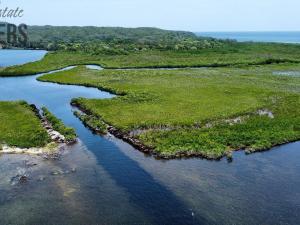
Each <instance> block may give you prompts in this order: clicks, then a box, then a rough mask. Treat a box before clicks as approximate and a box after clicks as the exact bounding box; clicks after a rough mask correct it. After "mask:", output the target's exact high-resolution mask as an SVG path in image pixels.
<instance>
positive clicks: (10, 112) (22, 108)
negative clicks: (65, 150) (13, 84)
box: [0, 101, 51, 148]
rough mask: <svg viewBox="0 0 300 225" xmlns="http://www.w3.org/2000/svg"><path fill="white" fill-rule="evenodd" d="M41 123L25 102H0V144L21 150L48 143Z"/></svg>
mask: <svg viewBox="0 0 300 225" xmlns="http://www.w3.org/2000/svg"><path fill="white" fill-rule="evenodd" d="M50 140H51V139H50V137H49V136H48V134H47V132H46V130H45V129H44V128H43V126H42V124H41V121H40V120H39V118H38V117H37V116H36V115H35V112H34V111H33V109H32V107H31V106H29V105H28V104H27V103H26V102H23V101H21V102H0V143H1V144H7V145H9V146H17V147H21V148H31V147H43V146H45V145H46V144H48V143H49V142H50Z"/></svg>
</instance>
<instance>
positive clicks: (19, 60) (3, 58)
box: [0, 49, 47, 67]
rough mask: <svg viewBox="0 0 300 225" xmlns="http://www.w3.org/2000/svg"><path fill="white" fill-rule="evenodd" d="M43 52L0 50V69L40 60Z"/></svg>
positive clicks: (43, 54)
mask: <svg viewBox="0 0 300 225" xmlns="http://www.w3.org/2000/svg"><path fill="white" fill-rule="evenodd" d="M46 53H47V51H44V50H5V49H4V50H0V67H7V66H14V65H20V64H25V63H29V62H34V61H37V60H40V59H41V58H43V57H44V56H45V55H46Z"/></svg>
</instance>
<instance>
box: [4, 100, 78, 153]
mask: <svg viewBox="0 0 300 225" xmlns="http://www.w3.org/2000/svg"><path fill="white" fill-rule="evenodd" d="M29 106H30V108H31V109H32V111H33V112H34V113H35V115H36V117H38V118H39V119H40V121H41V124H42V126H43V128H44V129H45V130H46V131H47V133H48V135H49V137H50V139H51V142H50V143H49V144H48V145H46V146H44V147H33V148H19V147H16V146H8V145H5V144H4V145H1V146H0V153H4V154H29V155H39V156H42V157H43V158H46V159H50V158H51V159H57V158H59V155H60V153H61V152H62V151H63V149H64V148H65V146H66V145H70V144H73V143H75V142H76V141H77V140H76V139H75V140H72V141H67V140H66V138H65V137H64V136H63V135H62V134H60V133H59V132H58V131H56V130H54V129H53V127H52V124H51V123H50V122H49V121H48V120H47V119H46V118H45V117H44V116H42V115H41V114H40V110H39V109H38V108H37V107H36V106H35V105H34V104H32V105H29Z"/></svg>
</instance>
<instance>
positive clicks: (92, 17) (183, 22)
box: [0, 0, 300, 32]
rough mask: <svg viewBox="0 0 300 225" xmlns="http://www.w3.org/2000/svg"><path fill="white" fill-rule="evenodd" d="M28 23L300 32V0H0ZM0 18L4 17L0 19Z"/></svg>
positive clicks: (16, 20) (188, 29)
mask: <svg viewBox="0 0 300 225" xmlns="http://www.w3.org/2000/svg"><path fill="white" fill-rule="evenodd" d="M0 1H1V3H0V9H3V8H5V7H9V8H11V9H13V8H16V7H20V8H22V9H23V10H24V16H23V17H22V18H18V19H16V18H14V19H5V20H6V21H7V22H11V23H16V24H18V23H26V24H28V25H75V26H86V25H93V26H122V27H158V28H163V29H170V30H186V31H193V32H204V31H208V32H209V31H300V13H299V10H300V0H0ZM0 19H1V21H3V18H0Z"/></svg>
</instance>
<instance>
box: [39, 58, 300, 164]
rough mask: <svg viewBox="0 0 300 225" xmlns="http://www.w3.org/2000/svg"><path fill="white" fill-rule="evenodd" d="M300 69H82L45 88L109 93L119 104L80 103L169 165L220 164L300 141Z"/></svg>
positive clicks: (55, 76) (53, 79)
mask: <svg viewBox="0 0 300 225" xmlns="http://www.w3.org/2000/svg"><path fill="white" fill-rule="evenodd" d="M299 69H300V66H299V65H297V64H276V65H265V66H244V67H236V68H202V69H177V70H102V71H94V70H89V69H86V68H85V67H83V66H81V67H77V68H75V69H73V70H70V71H64V72H59V73H56V74H52V75H45V76H42V77H40V78H39V80H41V81H50V82H57V83H62V84H76V85H84V86H92V87H97V88H99V89H101V90H108V91H110V92H113V93H116V94H118V95H119V96H118V97H116V98H113V99H106V100H97V99H83V98H79V99H75V100H73V103H75V104H76V105H79V106H80V107H81V108H82V109H84V110H85V111H88V112H89V113H91V114H93V115H95V116H96V117H97V118H101V119H102V120H103V121H105V122H106V123H107V124H109V125H112V126H113V127H115V128H117V129H118V130H120V131H121V132H123V133H126V134H131V135H132V136H133V138H136V139H137V140H139V141H141V142H142V143H144V144H145V145H146V146H148V147H149V148H151V149H153V152H154V153H155V154H158V155H159V156H161V157H165V158H172V157H176V156H178V157H179V156H196V155H199V156H203V157H207V158H214V159H215V158H220V157H222V156H224V155H226V154H230V152H231V151H233V150H238V149H246V150H247V151H248V152H254V151H259V150H266V149H269V148H271V147H272V146H275V145H279V144H283V143H287V142H291V141H296V140H299V139H300V129H299V127H300V117H299V115H300V111H299V107H298V106H299V103H300V95H299V91H300V77H298V76H281V75H275V72H276V71H277V72H278V71H298V70H299Z"/></svg>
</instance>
